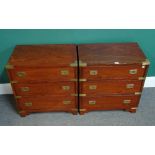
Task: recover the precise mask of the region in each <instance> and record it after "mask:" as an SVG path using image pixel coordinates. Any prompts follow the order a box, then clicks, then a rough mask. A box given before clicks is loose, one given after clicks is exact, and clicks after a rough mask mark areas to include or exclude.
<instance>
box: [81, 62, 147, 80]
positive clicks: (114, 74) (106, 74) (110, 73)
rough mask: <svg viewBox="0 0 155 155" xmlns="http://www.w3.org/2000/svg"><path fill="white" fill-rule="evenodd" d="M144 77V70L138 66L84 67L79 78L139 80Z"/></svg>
mask: <svg viewBox="0 0 155 155" xmlns="http://www.w3.org/2000/svg"><path fill="white" fill-rule="evenodd" d="M144 75H145V66H144V68H143V67H142V66H140V65H124V66H123V65H113V66H98V67H91V66H88V67H84V68H82V69H81V70H80V77H81V78H85V79H88V80H89V79H91V80H97V79H139V77H143V76H144Z"/></svg>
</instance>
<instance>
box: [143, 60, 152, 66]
mask: <svg viewBox="0 0 155 155" xmlns="http://www.w3.org/2000/svg"><path fill="white" fill-rule="evenodd" d="M149 64H150V61H149V60H148V59H146V60H145V61H143V62H142V65H149Z"/></svg>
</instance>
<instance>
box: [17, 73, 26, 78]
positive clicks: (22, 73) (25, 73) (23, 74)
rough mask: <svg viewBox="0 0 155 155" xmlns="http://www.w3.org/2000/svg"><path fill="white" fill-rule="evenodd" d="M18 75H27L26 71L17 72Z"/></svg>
mask: <svg viewBox="0 0 155 155" xmlns="http://www.w3.org/2000/svg"><path fill="white" fill-rule="evenodd" d="M16 75H17V76H18V77H24V76H25V75H26V73H25V72H17V73H16Z"/></svg>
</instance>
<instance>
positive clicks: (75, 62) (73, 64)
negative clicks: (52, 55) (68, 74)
mask: <svg viewBox="0 0 155 155" xmlns="http://www.w3.org/2000/svg"><path fill="white" fill-rule="evenodd" d="M77 66H78V62H77V60H75V61H74V62H73V63H71V64H70V67H77Z"/></svg>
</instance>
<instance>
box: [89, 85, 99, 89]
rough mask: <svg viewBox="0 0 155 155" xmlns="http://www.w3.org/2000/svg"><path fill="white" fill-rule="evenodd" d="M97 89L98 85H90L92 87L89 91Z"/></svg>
mask: <svg viewBox="0 0 155 155" xmlns="http://www.w3.org/2000/svg"><path fill="white" fill-rule="evenodd" d="M96 88H97V86H96V85H90V86H89V89H90V90H95V89H96Z"/></svg>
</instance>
